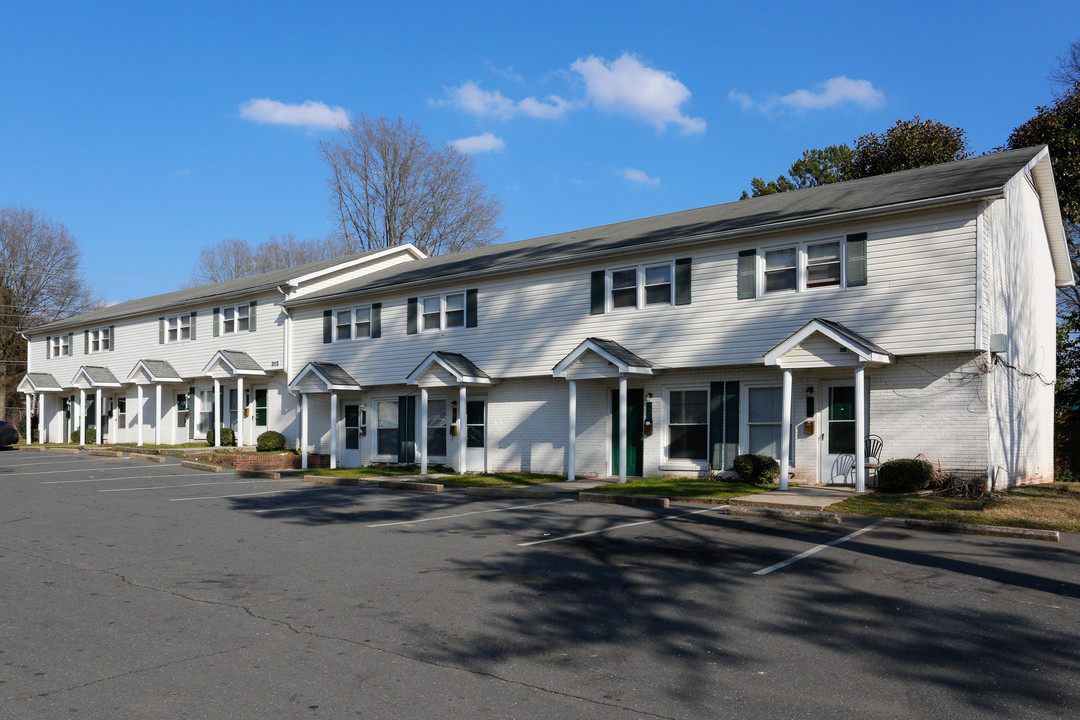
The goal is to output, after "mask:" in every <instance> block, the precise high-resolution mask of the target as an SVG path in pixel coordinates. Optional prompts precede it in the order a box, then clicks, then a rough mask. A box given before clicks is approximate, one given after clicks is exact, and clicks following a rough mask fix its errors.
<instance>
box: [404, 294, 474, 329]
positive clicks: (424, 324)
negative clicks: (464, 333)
mask: <svg viewBox="0 0 1080 720" xmlns="http://www.w3.org/2000/svg"><path fill="white" fill-rule="evenodd" d="M477 295H478V292H477V291H476V290H466V291H465V292H455V293H444V294H442V295H429V296H428V297H424V298H409V301H408V325H407V327H406V332H408V333H409V334H410V335H411V334H412V333H415V332H418V331H419V332H436V331H441V330H450V329H453V328H471V327H476V325H477Z"/></svg>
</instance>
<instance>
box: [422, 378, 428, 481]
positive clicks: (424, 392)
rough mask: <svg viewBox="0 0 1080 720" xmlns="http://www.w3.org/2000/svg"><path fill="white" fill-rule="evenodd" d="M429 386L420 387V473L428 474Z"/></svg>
mask: <svg viewBox="0 0 1080 720" xmlns="http://www.w3.org/2000/svg"><path fill="white" fill-rule="evenodd" d="M427 403H428V397H427V388H426V387H422V388H420V474H421V475H427V450H428V448H427V422H428V420H427Z"/></svg>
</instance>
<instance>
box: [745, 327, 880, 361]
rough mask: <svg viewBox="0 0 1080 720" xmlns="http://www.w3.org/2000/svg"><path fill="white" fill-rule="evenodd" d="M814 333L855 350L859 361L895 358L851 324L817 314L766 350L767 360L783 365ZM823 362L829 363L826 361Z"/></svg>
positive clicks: (845, 348)
mask: <svg viewBox="0 0 1080 720" xmlns="http://www.w3.org/2000/svg"><path fill="white" fill-rule="evenodd" d="M815 334H821V335H822V336H824V337H826V338H828V339H829V340H831V341H832V342H833V343H835V344H836V345H837V346H839V348H840V350H841V352H850V353H852V354H853V356H854V357H855V358H857V361H858V362H860V363H864V364H867V363H872V364H882V365H887V364H889V363H891V362H892V354H891V353H890V352H889V351H888V350H886V349H885V348H883V347H881V346H880V345H878V344H876V343H874V342H873V341H871V340H869V339H868V338H866V337H864V336H863V335H860V334H859V333H857V332H855V331H854V330H852V329H851V328H848V327H845V326H844V325H841V324H840V323H838V322H836V321H835V320H828V319H826V318H814V319H813V320H811V321H810V322H808V323H806V324H805V325H803V326H802V327H801V328H799V329H798V330H796V331H795V332H794V333H792V334H791V335H789V336H788V337H787V338H786V339H785V340H784V341H783V342H781V343H780V344H779V345H777V346H776V347H774V348H773V349H772V350H770V351H769V352H767V353H765V355H764V361H765V364H766V365H772V366H779V367H783V366H784V365H785V361H787V360H788V356H789V354H790V353H791V352H792V351H793V350H795V349H796V348H798V347H799V346H800V345H802V344H803V343H804V342H806V341H807V340H808V339H809V338H811V337H812V336H813V335H815ZM822 364H829V363H824V362H823V363H822ZM849 364H853V363H849Z"/></svg>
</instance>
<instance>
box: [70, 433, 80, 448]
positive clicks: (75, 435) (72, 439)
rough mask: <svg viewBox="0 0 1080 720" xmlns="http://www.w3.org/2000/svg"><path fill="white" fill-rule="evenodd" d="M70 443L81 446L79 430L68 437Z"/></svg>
mask: <svg viewBox="0 0 1080 720" xmlns="http://www.w3.org/2000/svg"><path fill="white" fill-rule="evenodd" d="M68 442H69V443H71V444H72V445H80V444H81V443H80V442H79V431H78V430H72V431H71V435H70V436H69V437H68Z"/></svg>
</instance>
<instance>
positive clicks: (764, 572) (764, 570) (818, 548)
mask: <svg viewBox="0 0 1080 720" xmlns="http://www.w3.org/2000/svg"><path fill="white" fill-rule="evenodd" d="M884 522H885V521H884V520H878V521H877V522H876V523H874V524H873V525H868V526H866V527H864V528H863V529H862V530H856V531H855V532H853V533H851V534H850V535H845V536H844V537H842V538H837V539H836V540H833V541H832V542H827V543H824V544H823V545H815V546H814V547H812V548H810V549H809V550H807V551H805V552H801V553H799V554H798V555H796V556H794V557H790V558H788V559H787V560H784V561H783V562H778V563H776V564H775V565H770V566H769V567H767V568H762V569H761V570H758V571H756V572H755V573H754V574H755V575H768V574H769V573H771V572H772V571H773V570H779V569H780V568H784V567H787V566H788V565H791V564H792V563H797V562H799V561H800V560H802V559H803V558H808V557H810V556H811V555H815V554H817V553H819V552H821V551H822V550H824V549H825V548H828V547H832V546H833V545H839V544H840V543H845V542H847V541H848V540H851V539H853V538H857V537H859V536H860V535H862V534H863V533H868V532H870V531H871V530H873V529H874V528H876V527H878V526H879V525H881V524H882V523H884Z"/></svg>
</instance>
